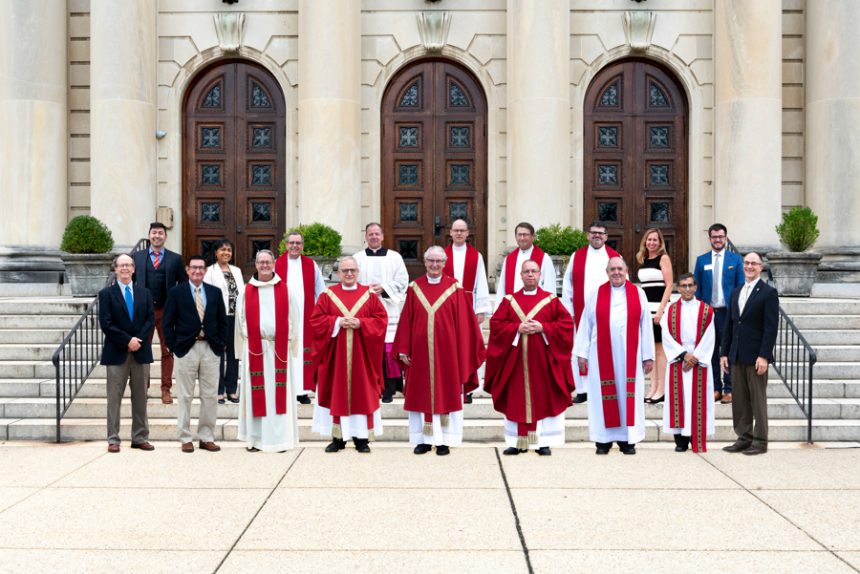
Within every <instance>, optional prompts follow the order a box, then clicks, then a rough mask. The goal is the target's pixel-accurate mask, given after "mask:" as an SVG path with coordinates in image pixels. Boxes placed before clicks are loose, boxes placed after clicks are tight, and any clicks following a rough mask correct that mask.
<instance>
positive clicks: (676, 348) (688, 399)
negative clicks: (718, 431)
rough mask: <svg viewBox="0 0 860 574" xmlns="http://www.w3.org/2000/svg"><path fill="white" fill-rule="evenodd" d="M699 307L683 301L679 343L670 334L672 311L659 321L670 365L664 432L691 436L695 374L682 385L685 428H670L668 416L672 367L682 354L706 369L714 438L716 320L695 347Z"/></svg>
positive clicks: (710, 431) (709, 418)
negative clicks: (713, 360) (690, 356)
mask: <svg viewBox="0 0 860 574" xmlns="http://www.w3.org/2000/svg"><path fill="white" fill-rule="evenodd" d="M699 305H700V301H699V300H698V299H693V300H692V301H681V340H680V341H676V340H675V339H673V338H672V335H670V334H669V309H666V312H665V313H663V318H662V319H661V320H660V327H661V328H662V329H663V350H664V351H665V352H666V361H667V362H668V363H669V365H668V367H667V368H666V387H665V388H666V400H665V402H664V403H663V432H666V433H670V434H683V435H684V436H690V421H691V420H692V405H693V372H694V371H693V370H692V369H691V370H689V371H687V372H685V373H683V377H682V381H683V388H684V428H683V430H682V429H677V428H675V429H673V428H670V427H669V415H670V412H671V411H670V408H671V405H670V404H669V381H670V380H671V379H670V377H671V370H672V367H673V365H672V363H673V362H674V361H675V360H676V359H678V357H681V358H682V359H683V353H692V354H693V355H694V356H695V357H696V359H698V361H699V365H701V366H702V367H704V368H705V375H706V376H707V381H708V382H707V389H706V390H705V398H706V400H705V404H706V405H707V413H706V420H707V432H706V434H707V435H708V436H713V435H714V432H715V427H714V401H713V400H712V399H713V396H714V375H713V373H712V372H711V371H712V369H711V356H712V355H713V353H714V320H713V318H712V319H711V323H710V324H709V325H708V327H707V328H706V329H705V332H704V333H703V334H702V340H701V341H699V344H698V345H696V332H697V330H698V323H699Z"/></svg>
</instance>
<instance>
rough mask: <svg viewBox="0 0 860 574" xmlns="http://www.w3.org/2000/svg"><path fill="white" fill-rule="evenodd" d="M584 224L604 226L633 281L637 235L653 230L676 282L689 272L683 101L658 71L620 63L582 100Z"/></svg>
mask: <svg viewBox="0 0 860 574" xmlns="http://www.w3.org/2000/svg"><path fill="white" fill-rule="evenodd" d="M584 126H585V132H584V134H583V150H584V161H585V165H584V185H583V189H584V206H583V207H584V209H583V213H584V216H585V218H584V219H585V221H584V224H585V225H588V223H589V222H591V221H593V220H595V219H597V220H601V221H605V222H606V224H607V228H608V229H607V230H608V232H609V240H608V243H609V244H610V245H611V246H612V247H614V248H615V249H616V250H617V251H618V252H619V253H621V254H622V255H623V256H624V258H625V259H626V260H627V261H628V263H629V264H630V267H631V276H633V277H635V275H634V274H635V271H636V268H637V265H636V260H635V255H636V251H637V250H638V249H639V242H640V241H641V239H642V234H643V233H644V231H645V230H646V229H647V228H649V227H656V228H659V229H660V230H661V231H662V233H663V236H664V238H665V239H666V245H667V250H668V251H669V255H670V257H671V258H672V267H673V269H674V272H675V276H676V277H677V276H678V275H679V274H680V273H682V272H684V271H686V270H687V265H688V264H687V248H688V246H687V235H688V234H687V185H688V183H687V149H688V145H687V100H686V98H685V95H684V92H683V90H682V89H681V87H680V86H679V85H678V82H677V81H676V80H675V78H674V77H673V76H672V74H671V73H670V72H668V71H667V70H665V69H664V68H663V67H661V66H659V65H657V64H655V63H653V62H650V61H647V60H623V61H620V62H616V63H613V64H611V65H609V66H607V67H606V68H604V69H603V70H601V71H600V73H598V74H597V76H596V77H595V78H594V80H593V81H592V82H591V85H590V86H589V88H588V92H587V94H586V96H585V121H584Z"/></svg>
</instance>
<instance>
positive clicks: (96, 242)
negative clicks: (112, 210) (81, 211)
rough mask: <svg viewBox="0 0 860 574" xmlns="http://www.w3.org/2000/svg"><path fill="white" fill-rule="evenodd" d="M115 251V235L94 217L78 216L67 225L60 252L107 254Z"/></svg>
mask: <svg viewBox="0 0 860 574" xmlns="http://www.w3.org/2000/svg"><path fill="white" fill-rule="evenodd" d="M111 249H113V235H112V234H111V232H110V229H108V228H107V226H106V225H105V224H104V223H102V222H101V221H99V220H98V219H97V218H95V217H93V216H92V215H78V216H77V217H75V218H73V219H72V220H71V221H69V224H68V225H66V231H65V232H64V233H63V241H62V242H61V243H60V250H61V251H65V252H66V253H107V252H109V251H110V250H111Z"/></svg>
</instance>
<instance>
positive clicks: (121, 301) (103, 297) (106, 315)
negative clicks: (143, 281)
mask: <svg viewBox="0 0 860 574" xmlns="http://www.w3.org/2000/svg"><path fill="white" fill-rule="evenodd" d="M131 292H132V295H133V297H134V306H133V310H134V319H131V318H130V317H129V316H128V308H127V307H126V305H125V293H123V291H122V289H120V285H119V283H116V284H115V285H111V286H110V287H105V288H104V289H102V290H101V291H99V325H101V328H102V332H103V333H104V334H105V342H104V346H103V347H102V359H101V364H102V365H122V364H123V363H125V360H126V358H127V357H128V353H129V350H128V342H129V341H131V338H132V337H137V338H138V339H140V349H138V350H137V351H135V352H134V353H133V355H134V360H135V361H137V362H138V363H140V364H142V365H143V364H148V363H151V362H152V345H151V344H150V341H149V335H150V334H151V333H152V329H153V328H154V327H155V309H154V308H153V306H152V296H151V295H150V294H149V290H148V289H145V288H143V287H141V286H140V285H134V286H132V289H131Z"/></svg>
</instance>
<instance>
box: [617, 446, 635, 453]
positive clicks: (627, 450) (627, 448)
mask: <svg viewBox="0 0 860 574" xmlns="http://www.w3.org/2000/svg"><path fill="white" fill-rule="evenodd" d="M618 448H620V449H621V453H622V454H636V445H635V444H626V445H623V446H622V445H618Z"/></svg>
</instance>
